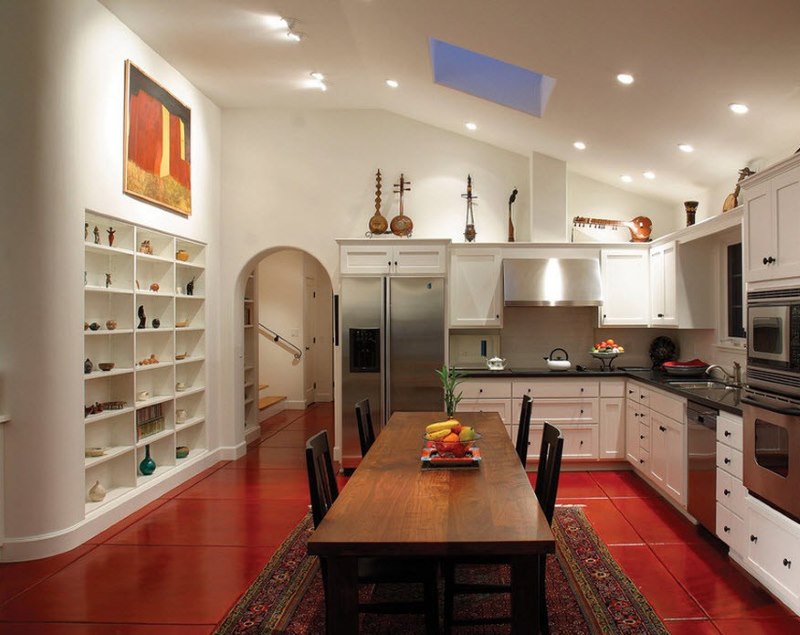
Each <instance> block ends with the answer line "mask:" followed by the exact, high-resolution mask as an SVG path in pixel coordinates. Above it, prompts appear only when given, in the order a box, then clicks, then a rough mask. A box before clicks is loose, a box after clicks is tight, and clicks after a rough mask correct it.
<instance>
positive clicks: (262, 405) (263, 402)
mask: <svg viewBox="0 0 800 635" xmlns="http://www.w3.org/2000/svg"><path fill="white" fill-rule="evenodd" d="M267 388H269V384H259V386H258V395H259V396H258V411H259V415H260V416H259V419H260V420H261V421H263V420H264V419H265V418H266V417H271V416H272V415H274V414H276V413H277V412H280V411H281V410H283V408H282V407H280V406H279V407H277V408H276V407H275V406H277V404H279V403H281V402H282V401H286V396H285V395H264V396H263V397H262V396H261V392H262V391H264V390H266V389H267Z"/></svg>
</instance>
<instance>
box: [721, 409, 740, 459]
mask: <svg viewBox="0 0 800 635" xmlns="http://www.w3.org/2000/svg"><path fill="white" fill-rule="evenodd" d="M717 441H719V442H720V443H724V444H725V445H729V446H730V447H732V448H734V449H736V450H739V451H740V452H741V451H742V420H741V418H738V419H733V418H728V417H727V416H722V415H720V416H719V417H718V418H717Z"/></svg>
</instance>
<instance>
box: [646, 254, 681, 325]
mask: <svg viewBox="0 0 800 635" xmlns="http://www.w3.org/2000/svg"><path fill="white" fill-rule="evenodd" d="M676 264H677V263H676V260H675V243H674V242H671V243H667V244H665V245H659V246H658V247H653V248H652V249H651V250H650V324H651V325H653V326H678V316H677V313H676V300H677V298H676V284H675V274H676V271H675V267H676Z"/></svg>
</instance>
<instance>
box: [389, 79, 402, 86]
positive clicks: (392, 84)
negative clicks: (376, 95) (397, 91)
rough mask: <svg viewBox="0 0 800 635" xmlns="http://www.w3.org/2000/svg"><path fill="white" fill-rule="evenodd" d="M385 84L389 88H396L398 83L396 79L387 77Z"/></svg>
mask: <svg viewBox="0 0 800 635" xmlns="http://www.w3.org/2000/svg"><path fill="white" fill-rule="evenodd" d="M386 85H387V86H388V87H389V88H397V87H398V86H399V85H400V84H399V82H398V81H397V80H396V79H387V80H386Z"/></svg>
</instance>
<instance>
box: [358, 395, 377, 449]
mask: <svg viewBox="0 0 800 635" xmlns="http://www.w3.org/2000/svg"><path fill="white" fill-rule="evenodd" d="M356 421H357V422H358V441H359V443H361V456H362V457H365V456H367V451H368V450H369V449H370V448H371V447H372V444H373V443H375V429H374V428H373V427H372V413H371V412H370V409H369V399H362V400H361V401H359V402H358V403H356Z"/></svg>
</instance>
